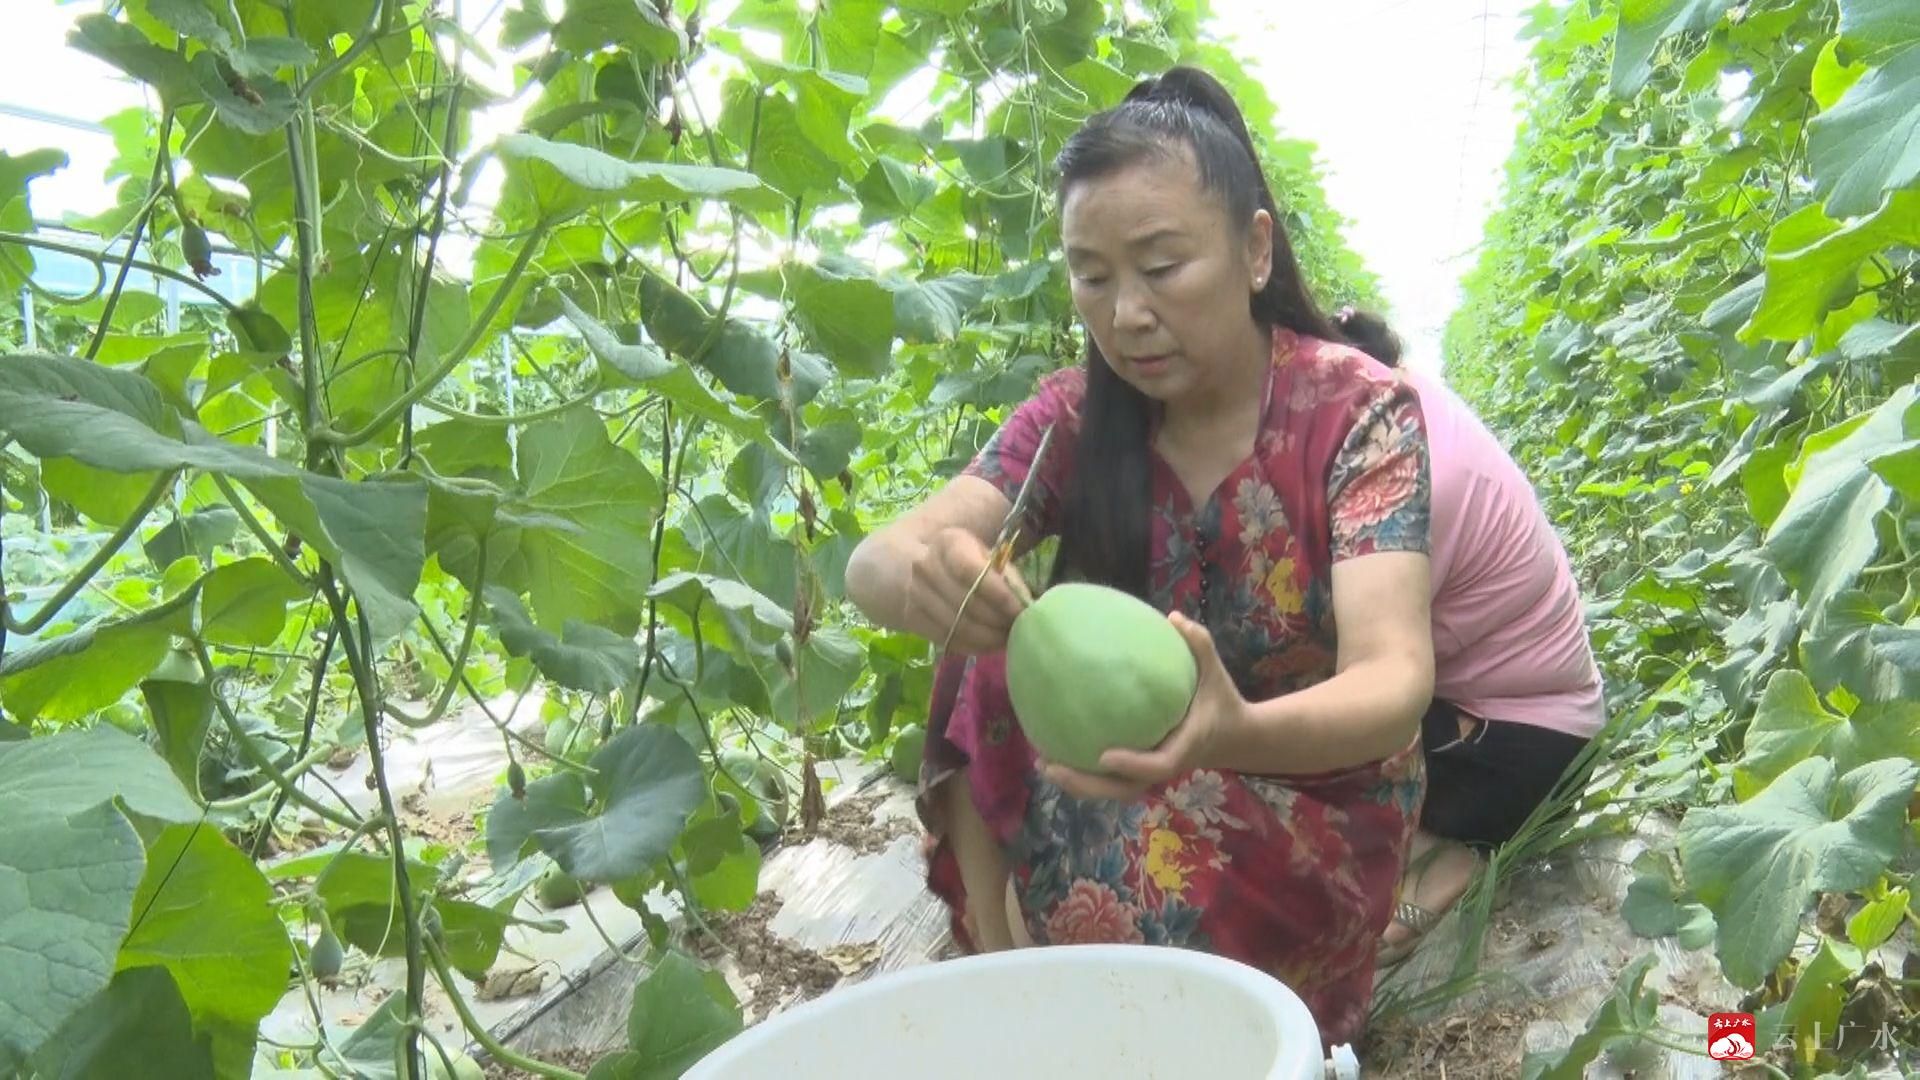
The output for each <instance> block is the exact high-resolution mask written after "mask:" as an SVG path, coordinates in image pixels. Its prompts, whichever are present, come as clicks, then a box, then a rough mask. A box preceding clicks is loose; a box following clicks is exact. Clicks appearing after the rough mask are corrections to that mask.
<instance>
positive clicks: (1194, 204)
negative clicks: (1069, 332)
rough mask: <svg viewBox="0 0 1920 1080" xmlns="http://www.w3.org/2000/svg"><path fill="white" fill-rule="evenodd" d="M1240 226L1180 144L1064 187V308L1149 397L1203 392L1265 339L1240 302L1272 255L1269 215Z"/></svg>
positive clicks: (1177, 398) (1185, 397)
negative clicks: (1067, 297) (1067, 292)
mask: <svg viewBox="0 0 1920 1080" xmlns="http://www.w3.org/2000/svg"><path fill="white" fill-rule="evenodd" d="M1250 224H1251V226H1252V227H1251V228H1248V227H1246V226H1245V225H1242V224H1241V223H1238V222H1233V221H1229V220H1228V218H1227V214H1226V211H1225V209H1224V207H1223V206H1222V205H1221V202H1220V200H1219V199H1218V198H1217V197H1216V196H1215V195H1214V194H1213V193H1212V192H1210V191H1207V190H1206V189H1204V188H1203V187H1201V185H1200V176H1199V170H1198V169H1197V168H1196V167H1195V165H1194V163H1193V160H1192V157H1191V155H1187V154H1183V155H1180V156H1179V157H1177V158H1171V159H1165V158H1153V159H1149V160H1147V161H1143V162H1140V163H1138V164H1135V165H1130V166H1128V167H1126V168H1124V169H1121V170H1119V171H1117V172H1114V173H1111V174H1109V175H1107V176H1104V177H1099V178H1096V179H1092V180H1084V181H1081V182H1079V183H1078V184H1077V185H1076V186H1075V187H1074V188H1073V189H1072V190H1071V191H1070V192H1069V193H1068V195H1067V198H1066V200H1065V203H1064V204H1063V206H1062V217H1061V233H1062V238H1063V239H1064V240H1065V242H1066V248H1067V272H1068V275H1069V276H1070V278H1071V282H1072V291H1073V303H1074V307H1075V308H1077V309H1078V310H1079V313H1080V317H1081V319H1083V320H1084V321H1085V323H1086V326H1087V330H1088V332H1089V333H1091V334H1092V335H1093V341H1094V344H1095V345H1097V346H1099V349H1100V352H1101V355H1103V356H1105V357H1106V360H1107V364H1108V366H1110V367H1111V368H1113V370H1114V373H1115V374H1117V375H1119V376H1120V377H1121V378H1122V379H1125V380H1126V381H1127V382H1129V383H1131V384H1132V385H1133V386H1134V387H1136V388H1138V389H1139V390H1140V392H1141V393H1143V394H1146V395H1147V396H1148V397H1151V398H1154V399H1156V400H1158V401H1162V402H1169V403H1173V402H1196V401H1203V400H1209V398H1210V397H1211V396H1212V395H1214V394H1217V393H1218V392H1219V391H1222V390H1225V389H1227V387H1228V385H1229V383H1230V382H1231V376H1232V375H1234V374H1236V373H1237V372H1238V371H1239V370H1240V369H1241V365H1242V364H1244V362H1245V360H1246V357H1247V350H1248V349H1249V347H1253V348H1264V339H1263V338H1262V337H1261V336H1260V335H1259V324H1258V323H1256V322H1254V319H1253V313H1252V309H1251V306H1250V301H1251V299H1252V295H1251V294H1252V293H1253V292H1255V291H1257V290H1258V289H1259V288H1260V287H1261V286H1262V285H1264V284H1265V283H1266V275H1267V273H1268V271H1269V267H1270V266H1271V265H1272V250H1273V249H1272V231H1271V230H1272V219H1271V217H1270V216H1269V215H1268V214H1267V213H1266V211H1264V210H1261V211H1258V212H1256V214H1255V220H1254V221H1253V222H1252V223H1250ZM1235 392H1238V391H1237V390H1236V391H1235Z"/></svg>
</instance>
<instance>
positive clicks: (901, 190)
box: [854, 156, 938, 226]
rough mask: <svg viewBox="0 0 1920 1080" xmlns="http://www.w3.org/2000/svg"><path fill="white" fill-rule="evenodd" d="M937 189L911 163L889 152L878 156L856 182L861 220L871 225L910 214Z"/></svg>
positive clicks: (863, 223)
mask: <svg viewBox="0 0 1920 1080" xmlns="http://www.w3.org/2000/svg"><path fill="white" fill-rule="evenodd" d="M936 190H938V186H937V185H936V184H935V183H934V182H933V181H932V180H929V179H927V178H926V177H924V176H921V175H920V174H919V173H918V172H915V171H914V170H913V168H912V167H911V166H909V165H906V164H904V163H902V162H900V161H897V160H895V159H893V158H890V157H886V156H881V157H879V158H876V159H875V160H874V162H873V164H872V165H871V166H869V167H868V169H867V174H866V175H865V176H863V177H861V178H860V182H859V183H858V184H856V185H854V194H855V195H857V196H859V198H860V224H861V225H864V226H872V225H878V224H879V223H881V222H883V221H892V220H894V219H896V218H903V217H908V216H911V215H912V214H913V212H914V211H915V210H917V209H919V208H920V204H921V203H924V202H926V201H927V200H928V199H930V198H932V197H933V193H934V192H935V191H936Z"/></svg>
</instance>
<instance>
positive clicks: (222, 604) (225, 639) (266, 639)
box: [200, 556, 307, 648]
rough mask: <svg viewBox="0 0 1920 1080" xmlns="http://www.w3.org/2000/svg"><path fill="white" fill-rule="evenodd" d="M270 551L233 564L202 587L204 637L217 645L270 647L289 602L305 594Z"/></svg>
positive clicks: (275, 638)
mask: <svg viewBox="0 0 1920 1080" xmlns="http://www.w3.org/2000/svg"><path fill="white" fill-rule="evenodd" d="M306 595H307V594H306V592H305V591H303V590H302V589H301V588H300V586H299V584H298V583H296V582H295V581H294V580H293V579H292V578H290V577H288V576H287V575H286V572H285V571H283V570H281V569H280V565H279V564H278V563H276V562H274V561H273V560H272V559H269V558H266V557H265V556H255V557H253V558H251V559H243V560H241V561H239V562H234V563H228V564H226V565H225V566H222V567H220V568H218V569H216V570H214V571H213V572H212V573H210V574H208V575H207V577H206V580H205V581H204V583H203V584H202V585H201V589H200V636H201V637H202V638H204V639H206V640H207V641H210V642H213V643H214V644H217V645H230V646H233V647H236V648H246V647H248V646H259V647H262V648H264V647H266V646H268V645H271V644H273V643H274V641H275V640H277V639H278V638H279V637H280V631H281V629H282V628H284V627H285V626H286V623H287V605H288V604H290V603H292V602H294V601H295V600H299V599H301V598H302V597H304V596H306Z"/></svg>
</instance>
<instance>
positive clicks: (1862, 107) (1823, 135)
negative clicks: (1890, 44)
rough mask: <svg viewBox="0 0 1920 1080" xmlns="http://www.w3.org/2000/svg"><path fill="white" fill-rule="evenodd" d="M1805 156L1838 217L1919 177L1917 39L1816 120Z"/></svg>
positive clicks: (1875, 203) (1869, 208)
mask: <svg viewBox="0 0 1920 1080" xmlns="http://www.w3.org/2000/svg"><path fill="white" fill-rule="evenodd" d="M1807 158H1808V160H1809V161H1811V162H1812V164H1813V182H1814V190H1815V191H1816V192H1817V193H1818V194H1820V195H1821V196H1824V197H1825V198H1826V201H1827V212H1828V213H1829V214H1831V215H1833V216H1834V217H1836V218H1842V217H1854V216H1857V215H1860V214H1869V213H1872V212H1873V211H1874V210H1876V209H1878V208H1879V206H1880V204H1881V202H1882V201H1883V200H1884V199H1885V198H1886V195H1887V193H1888V192H1892V191H1898V190H1900V189H1902V188H1905V187H1907V186H1909V185H1911V184H1912V183H1913V182H1914V181H1915V180H1916V179H1920V42H1915V43H1913V44H1910V45H1907V46H1906V47H1904V48H1902V49H1900V50H1899V51H1898V52H1896V53H1894V54H1893V55H1892V56H1890V57H1888V58H1887V59H1886V61H1885V62H1884V63H1882V64H1881V65H1880V66H1878V67H1875V68H1874V69H1872V70H1870V71H1868V72H1867V73H1866V75H1864V76H1862V77H1861V79H1860V81H1859V82H1856V83H1854V84H1853V87H1852V88H1851V89H1849V90H1848V91H1847V93H1846V96H1845V97H1843V98H1841V99H1840V101H1839V102H1838V103H1837V104H1835V105H1834V107H1833V108H1831V109H1828V110H1827V111H1826V112H1823V113H1821V114H1820V115H1819V116H1816V117H1814V118H1813V121H1812V122H1811V123H1809V124H1808V125H1807ZM1904 242H1905V243H1908V244H1912V243H1915V241H1913V240H1907V241H1904Z"/></svg>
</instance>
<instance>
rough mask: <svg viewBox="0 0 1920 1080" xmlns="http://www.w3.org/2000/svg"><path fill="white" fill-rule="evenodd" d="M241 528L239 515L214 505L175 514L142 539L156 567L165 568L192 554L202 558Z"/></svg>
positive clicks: (206, 556) (157, 568)
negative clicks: (175, 515)
mask: <svg viewBox="0 0 1920 1080" xmlns="http://www.w3.org/2000/svg"><path fill="white" fill-rule="evenodd" d="M239 531H240V515H239V514H237V513H235V512H234V511H233V510H232V509H231V508H229V507H225V506H214V507H209V508H208V509H205V510H194V511H191V512H190V513H186V514H182V515H180V516H179V517H176V518H174V519H173V520H172V521H169V522H167V524H166V525H164V526H162V527H161V528H160V531H158V532H156V533H154V534H153V535H152V536H150V537H148V538H147V539H146V540H144V541H142V542H141V546H142V547H144V548H145V549H146V552H147V558H148V560H150V561H151V562H152V563H153V568H154V569H155V570H160V571H164V570H165V569H166V568H167V567H169V566H172V565H173V564H174V562H175V561H177V560H179V559H183V558H186V557H187V556H189V555H191V556H193V557H195V558H197V559H202V560H204V559H206V558H208V557H209V556H211V555H212V554H213V552H214V550H215V549H216V548H218V547H220V546H221V545H222V544H225V543H226V542H227V541H229V540H231V539H233V537H234V534H235V533H238V532H239Z"/></svg>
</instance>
